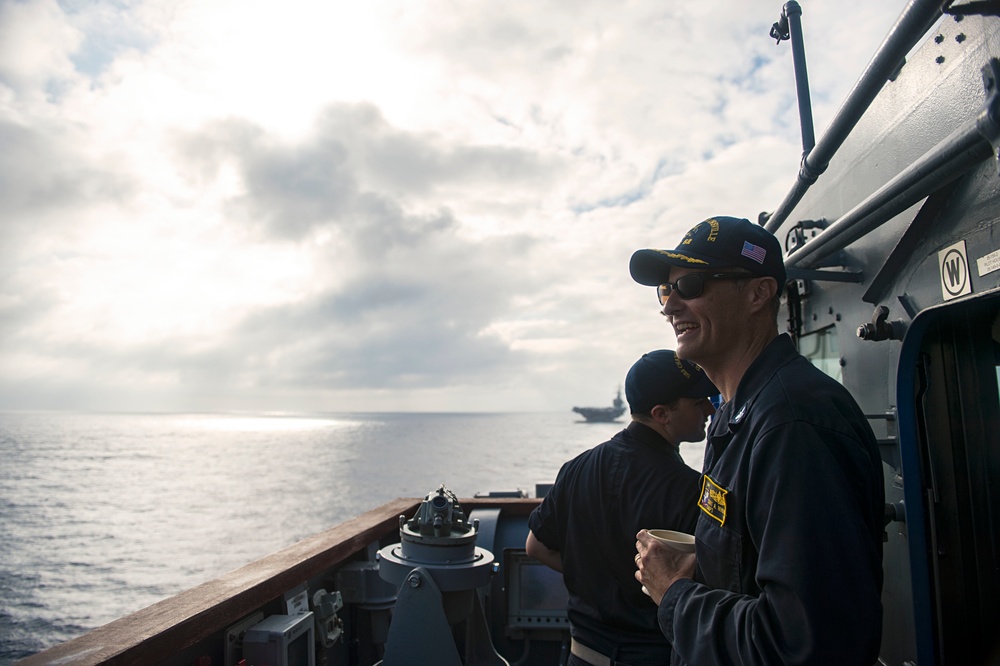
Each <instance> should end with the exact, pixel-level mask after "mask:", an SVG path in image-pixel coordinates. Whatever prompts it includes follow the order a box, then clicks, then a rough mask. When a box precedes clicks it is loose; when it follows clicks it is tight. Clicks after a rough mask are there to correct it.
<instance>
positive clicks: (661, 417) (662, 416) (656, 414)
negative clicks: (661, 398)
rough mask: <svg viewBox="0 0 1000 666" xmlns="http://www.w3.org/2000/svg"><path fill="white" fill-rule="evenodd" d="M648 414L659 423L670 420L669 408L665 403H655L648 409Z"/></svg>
mask: <svg viewBox="0 0 1000 666" xmlns="http://www.w3.org/2000/svg"><path fill="white" fill-rule="evenodd" d="M649 415H650V416H652V417H653V420H654V421H656V422H657V423H659V424H660V425H662V424H664V423H666V422H667V421H669V420H670V410H669V409H668V408H667V406H666V405H656V406H655V407H653V408H652V409H651V410H649Z"/></svg>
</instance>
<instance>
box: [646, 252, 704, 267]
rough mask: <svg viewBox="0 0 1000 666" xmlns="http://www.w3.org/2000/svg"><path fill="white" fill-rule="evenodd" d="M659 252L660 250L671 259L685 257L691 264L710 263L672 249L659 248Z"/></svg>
mask: <svg viewBox="0 0 1000 666" xmlns="http://www.w3.org/2000/svg"><path fill="white" fill-rule="evenodd" d="M657 252H659V253H660V254H662V255H663V256H665V257H670V258H671V259H683V260H684V261H686V262H688V263H689V264H708V262H707V261H703V260H701V259H694V258H692V257H688V256H685V255H683V254H679V253H677V252H671V251H670V250H657Z"/></svg>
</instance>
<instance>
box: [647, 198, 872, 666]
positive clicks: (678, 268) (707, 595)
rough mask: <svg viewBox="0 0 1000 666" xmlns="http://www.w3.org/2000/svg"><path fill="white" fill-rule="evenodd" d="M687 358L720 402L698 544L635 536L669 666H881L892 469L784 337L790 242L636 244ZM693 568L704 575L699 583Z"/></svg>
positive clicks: (846, 405)
mask: <svg viewBox="0 0 1000 666" xmlns="http://www.w3.org/2000/svg"><path fill="white" fill-rule="evenodd" d="M629 269H630V272H631V274H632V277H633V279H635V281H636V282H638V283H639V284H643V285H648V286H652V287H656V290H657V300H658V301H659V307H660V312H661V314H662V315H663V316H665V317H666V318H667V322H668V323H669V324H670V325H671V326H672V327H673V331H674V334H675V335H676V337H677V354H678V356H680V357H681V358H684V359H686V360H690V361H693V362H695V363H697V364H698V365H700V366H701V367H702V368H703V369H704V370H705V374H706V375H708V377H709V378H710V379H711V380H712V381H713V383H714V384H715V385H716V386H717V387H718V388H719V391H720V393H721V394H722V399H723V401H724V402H723V404H722V406H721V407H720V408H719V412H718V414H716V416H715V418H714V419H713V421H712V425H711V427H710V429H709V432H708V442H707V444H706V451H705V465H704V469H703V475H702V479H701V487H700V490H699V493H698V497H697V499H696V500H695V502H696V504H697V507H698V509H699V511H698V520H697V526H696V527H695V537H696V550H695V553H691V554H688V553H678V552H676V551H671V550H669V549H667V548H665V547H663V546H661V545H660V544H659V543H658V542H656V540H655V539H654V538H653V537H652V536H651V535H650V534H648V533H647V532H645V531H640V532H639V533H638V534H637V536H636V539H637V541H636V543H635V545H636V549H637V550H638V553H639V556H640V557H639V560H638V561H637V567H638V571H636V572H635V578H636V579H637V580H639V581H640V582H641V583H642V584H643V585H644V586H645V587H646V588H647V589H648V590H649V593H650V596H651V597H652V598H653V599H654V601H656V602H657V604H658V605H659V611H658V619H659V624H660V628H661V629H662V631H663V633H664V635H665V636H666V638H667V640H669V641H670V643H671V644H672V646H673V661H672V663H673V664H705V665H712V664H742V665H743V666H751V665H758V664H759V665H765V664H812V665H824V664H829V665H830V666H833V665H837V666H843V665H845V664H858V665H862V664H863V665H865V666H869V665H870V664H873V663H876V661H877V660H878V655H879V649H880V643H881V631H882V606H881V588H882V529H883V523H882V521H883V511H884V493H883V480H882V462H881V458H880V456H879V451H878V447H877V444H876V441H875V437H874V435H873V434H872V431H871V428H870V427H869V425H868V422H867V420H866V418H865V416H864V414H863V413H862V411H861V409H860V408H859V407H858V405H857V403H856V402H855V401H854V399H853V398H852V397H851V395H850V393H848V392H847V390H846V389H845V388H844V387H843V386H841V385H840V384H839V383H838V382H837V381H835V380H834V379H832V378H830V377H828V376H827V375H825V374H824V373H822V372H821V371H819V370H818V369H816V368H815V367H814V366H813V365H812V364H810V363H809V361H808V360H807V359H806V358H804V357H803V356H801V355H800V354H799V353H798V352H797V351H796V349H795V345H794V343H793V342H792V339H791V338H790V337H789V336H788V335H786V334H782V335H779V334H778V328H777V316H776V315H777V312H778V310H779V308H780V300H779V299H780V295H781V292H782V289H783V287H784V283H785V280H786V273H785V267H784V263H783V259H782V256H781V246H780V245H779V243H778V241H777V239H775V238H774V236H772V235H771V234H770V233H769V232H767V231H766V230H765V229H763V228H762V227H760V226H758V225H755V224H753V223H751V222H750V221H749V220H746V219H739V218H732V217H715V218H711V219H708V220H705V221H703V222H700V223H698V224H697V225H695V226H694V227H693V228H692V229H691V230H690V231H688V233H687V234H686V235H685V236H684V237H683V238H682V239H681V242H680V243H679V244H678V245H677V247H675V248H674V249H672V250H653V249H648V250H638V251H636V252H635V253H634V254H633V255H632V259H631V262H630V265H629ZM696 565H697V572H698V575H697V576H695V571H696Z"/></svg>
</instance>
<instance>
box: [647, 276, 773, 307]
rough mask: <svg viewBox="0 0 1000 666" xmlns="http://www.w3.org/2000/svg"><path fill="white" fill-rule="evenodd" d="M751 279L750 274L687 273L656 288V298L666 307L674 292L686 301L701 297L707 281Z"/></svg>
mask: <svg viewBox="0 0 1000 666" xmlns="http://www.w3.org/2000/svg"><path fill="white" fill-rule="evenodd" d="M752 277H754V275H753V274H752V273H688V274H687V275H682V276H680V277H679V278H677V281H676V282H667V283H664V284H661V285H660V286H659V287H657V288H656V297H657V298H658V299H659V300H660V305H666V303H667V298H669V296H670V293H671V292H672V291H674V290H676V291H677V295H678V296H680V297H681V298H683V299H684V300H685V301H686V300H688V299H690V298H698V297H699V296H701V292H703V291H705V283H706V282H708V281H709V280H745V279H749V278H752Z"/></svg>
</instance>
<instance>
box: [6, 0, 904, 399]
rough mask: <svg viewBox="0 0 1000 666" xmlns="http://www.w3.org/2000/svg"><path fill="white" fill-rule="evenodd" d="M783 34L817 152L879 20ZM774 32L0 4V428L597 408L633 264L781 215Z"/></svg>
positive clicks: (647, 15) (629, 312) (635, 319)
mask: <svg viewBox="0 0 1000 666" xmlns="http://www.w3.org/2000/svg"><path fill="white" fill-rule="evenodd" d="M804 9H805V14H804V17H803V23H804V26H805V29H806V38H807V53H808V55H809V57H810V67H811V69H810V73H811V80H812V83H813V89H814V95H813V99H814V108H815V110H816V117H817V127H818V128H819V129H820V131H821V130H822V126H823V123H824V121H825V119H828V118H829V117H830V116H831V115H832V113H833V112H834V111H835V110H836V105H837V103H838V102H839V100H840V99H841V98H842V96H843V95H844V94H845V93H846V91H847V90H849V88H850V86H851V85H852V84H853V81H854V77H855V74H849V75H847V76H845V75H844V74H843V71H844V70H848V71H850V72H853V73H860V71H861V69H862V68H863V66H864V64H865V63H866V62H867V58H868V57H870V55H871V54H872V52H873V50H874V47H875V46H876V45H877V44H878V42H879V41H880V40H881V37H882V36H883V35H884V34H885V31H886V30H887V29H888V27H889V25H890V23H891V19H892V18H894V15H895V14H896V13H898V12H896V11H895V10H892V9H891V8H886V7H883V6H881V5H880V4H878V3H865V2H862V1H861V0H851V2H849V3H848V5H846V6H844V5H837V6H835V7H834V6H832V5H831V6H829V7H828V6H825V5H823V6H820V5H817V6H811V5H810V6H808V7H805V8H804ZM779 11H780V7H779V6H775V5H772V4H771V3H770V2H764V1H763V0H759V1H757V0H755V1H752V2H746V3H737V4H733V3H720V2H706V3H686V4H678V3H668V4H663V3H642V2H640V3H626V4H624V5H622V4H608V3H605V2H597V1H592V0H584V1H582V2H577V3H572V4H559V3H554V4H553V3H549V4H539V3H537V2H528V1H526V0H525V1H520V0H515V1H514V2H512V3H507V4H505V5H502V6H501V5H495V4H490V3H483V2H471V3H457V4H456V3H453V2H445V1H444V0H428V1H427V2H421V3H413V2H402V1H396V0H379V1H374V0H373V2H369V3H326V4H323V3H320V4H319V5H317V3H315V2H311V1H309V0H286V1H285V2H282V3H281V4H280V5H278V4H277V3H274V2H269V1H267V0H241V1H240V2H236V1H235V0H203V1H201V2H198V3H176V2H174V1H173V0H144V1H142V2H135V3H131V2H130V3H119V2H103V1H100V0H97V1H94V2H89V1H88V2H62V3H56V2H54V1H52V0H28V1H26V2H15V3H0V408H14V407H29V408H30V407H45V408H58V407H64V408H73V407H77V408H88V409H145V410H169V409H199V410H209V409H266V410H270V409H285V410H306V409H360V410H378V409H437V410H468V409H478V410H484V409H485V410H496V409H501V410H502V409H566V408H568V405H570V404H578V403H581V402H593V403H594V404H604V403H605V402H607V401H608V400H609V399H610V396H612V395H613V391H614V389H615V387H616V386H617V384H618V383H620V381H621V377H622V376H623V374H624V372H625V370H627V368H628V366H629V365H630V364H631V362H632V361H633V360H634V359H635V358H636V357H638V356H639V355H640V354H641V353H643V352H645V351H649V350H650V349H653V348H656V347H660V346H668V345H670V344H672V343H673V338H672V334H670V332H669V330H668V329H667V327H666V326H664V323H663V319H662V317H660V316H659V315H658V314H657V311H656V309H655V307H654V306H653V303H654V301H653V299H652V295H651V294H650V293H649V292H648V290H646V289H643V288H641V287H638V286H637V285H635V284H634V283H633V282H632V281H631V279H630V278H629V277H628V274H627V269H626V266H627V262H628V257H629V256H630V254H631V252H632V251H633V250H634V249H636V248H638V247H649V246H664V245H667V246H669V245H672V244H673V243H674V242H675V241H676V239H677V238H678V237H679V236H680V235H682V234H683V232H684V231H685V230H686V229H687V228H689V227H690V226H691V224H693V223H694V222H695V221H697V220H700V219H703V218H704V217H707V216H709V215H714V214H726V213H728V214H741V215H746V216H747V217H751V218H753V217H755V216H756V214H757V213H759V212H760V211H763V210H772V209H773V208H774V207H775V206H776V205H777V203H778V202H780V200H781V199H782V198H783V196H784V194H785V192H786V191H787V189H788V188H789V187H790V186H791V183H792V179H793V178H794V175H795V172H796V170H797V168H798V160H799V154H800V150H801V149H800V147H799V145H798V142H799V137H798V117H797V110H796V104H795V99H794V92H793V91H794V86H793V82H792V71H791V64H790V52H789V48H788V45H787V44H784V45H781V46H776V45H775V44H774V43H773V41H772V40H770V39H769V38H768V37H767V31H768V28H769V27H770V24H771V23H773V22H774V21H775V20H776V19H777V17H778V12H779ZM857 16H860V17H862V18H861V19H856V18H855V17H857ZM834 53H835V54H836V56H835V57H834V56H832V55H831V54H834Z"/></svg>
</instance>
